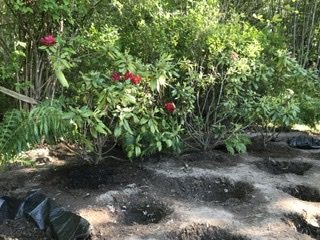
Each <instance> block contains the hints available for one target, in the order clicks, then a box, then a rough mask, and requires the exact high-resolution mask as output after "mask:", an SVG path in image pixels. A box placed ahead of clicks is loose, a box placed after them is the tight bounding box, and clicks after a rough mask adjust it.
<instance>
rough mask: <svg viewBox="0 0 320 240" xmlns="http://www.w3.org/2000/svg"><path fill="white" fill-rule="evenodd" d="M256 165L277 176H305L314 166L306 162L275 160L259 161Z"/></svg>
mask: <svg viewBox="0 0 320 240" xmlns="http://www.w3.org/2000/svg"><path fill="white" fill-rule="evenodd" d="M255 165H256V166H257V167H258V168H259V169H261V170H263V171H266V172H268V173H271V174H275V175H278V174H284V173H294V174H297V175H303V174H304V173H305V172H306V171H308V170H309V169H310V168H311V167H312V164H310V163H306V162H291V161H275V160H273V159H265V160H263V161H258V162H256V163H255Z"/></svg>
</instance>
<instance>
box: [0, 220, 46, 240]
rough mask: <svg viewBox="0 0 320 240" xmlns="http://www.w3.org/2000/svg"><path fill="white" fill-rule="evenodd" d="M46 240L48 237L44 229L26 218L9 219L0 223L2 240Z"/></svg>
mask: <svg viewBox="0 0 320 240" xmlns="http://www.w3.org/2000/svg"><path fill="white" fill-rule="evenodd" d="M12 239H19V240H30V239H37V240H44V239H48V238H47V237H46V235H45V233H44V232H43V231H41V230H40V229H38V228H37V227H36V225H35V224H33V223H32V222H29V221H28V220H26V219H17V220H7V221H6V222H5V223H3V224H1V225H0V240H12Z"/></svg>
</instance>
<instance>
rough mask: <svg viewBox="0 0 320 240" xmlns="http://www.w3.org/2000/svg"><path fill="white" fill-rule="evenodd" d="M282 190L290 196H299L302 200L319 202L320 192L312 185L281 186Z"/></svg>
mask: <svg viewBox="0 0 320 240" xmlns="http://www.w3.org/2000/svg"><path fill="white" fill-rule="evenodd" d="M282 190H283V191H284V192H286V193H288V194H290V195H291V196H293V197H295V198H299V199H301V200H303V201H308V202H320V193H319V191H318V189H316V188H313V187H307V186H303V185H297V186H294V187H287V188H283V189H282Z"/></svg>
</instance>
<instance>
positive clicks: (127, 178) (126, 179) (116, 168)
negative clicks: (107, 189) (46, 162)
mask: <svg viewBox="0 0 320 240" xmlns="http://www.w3.org/2000/svg"><path fill="white" fill-rule="evenodd" d="M140 171H141V169H139V168H137V167H135V166H134V165H132V164H130V163H127V162H125V163H117V162H114V163H112V164H110V163H109V164H108V163H100V164H97V165H90V164H85V165H77V164H74V165H71V166H68V165H67V166H62V167H59V168H56V169H54V170H53V171H52V172H51V174H49V176H46V177H45V180H44V181H46V182H48V179H51V183H52V184H57V183H58V184H63V185H64V186H65V187H66V188H69V189H98V188H101V187H103V186H105V185H117V184H128V183H132V182H133V181H134V179H136V176H137V174H139V172H140Z"/></svg>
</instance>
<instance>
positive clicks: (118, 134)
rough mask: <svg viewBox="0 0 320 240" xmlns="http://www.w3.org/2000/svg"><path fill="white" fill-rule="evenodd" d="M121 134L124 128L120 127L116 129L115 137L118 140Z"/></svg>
mask: <svg viewBox="0 0 320 240" xmlns="http://www.w3.org/2000/svg"><path fill="white" fill-rule="evenodd" d="M121 133H122V128H121V127H119V126H117V127H116V128H115V129H114V136H115V137H116V138H118V137H120V135H121Z"/></svg>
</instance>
